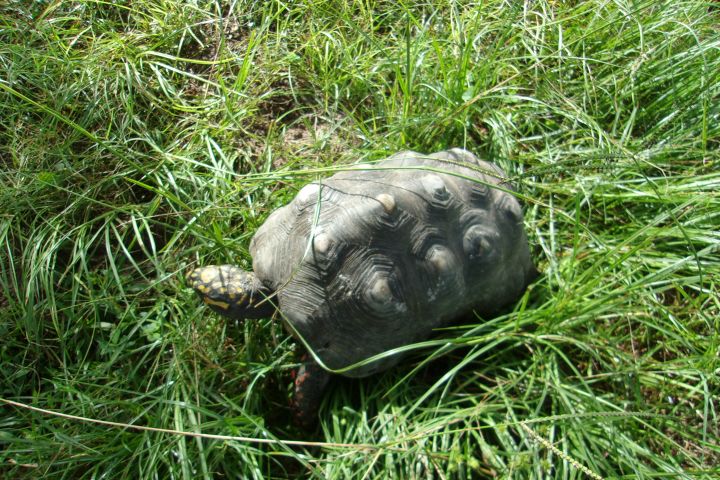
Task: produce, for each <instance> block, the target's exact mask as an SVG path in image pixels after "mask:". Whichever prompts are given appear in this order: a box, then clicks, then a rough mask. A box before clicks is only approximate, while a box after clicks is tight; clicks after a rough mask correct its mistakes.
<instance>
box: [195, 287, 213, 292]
mask: <svg viewBox="0 0 720 480" xmlns="http://www.w3.org/2000/svg"><path fill="white" fill-rule="evenodd" d="M195 288H197V290H198V291H199V292H200V293H205V294H207V293H208V292H209V291H210V289H209V288H208V287H207V285H198V286H197V287H195Z"/></svg>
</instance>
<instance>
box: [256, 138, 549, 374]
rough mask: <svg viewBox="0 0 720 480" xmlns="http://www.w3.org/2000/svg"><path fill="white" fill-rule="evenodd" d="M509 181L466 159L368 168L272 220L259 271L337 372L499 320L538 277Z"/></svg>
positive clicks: (435, 157)
mask: <svg viewBox="0 0 720 480" xmlns="http://www.w3.org/2000/svg"><path fill="white" fill-rule="evenodd" d="M503 177H504V173H503V172H502V170H501V169H500V168H498V167H497V166H495V165H493V164H490V163H487V162H484V161H481V160H479V159H478V158H477V157H475V156H474V155H472V154H471V153H469V152H467V151H465V150H461V149H452V150H449V151H444V152H438V153H434V154H432V155H423V154H419V153H416V152H410V151H407V152H401V153H398V154H396V155H393V156H391V157H389V158H387V159H385V160H383V161H380V162H378V163H374V164H364V165H357V166H355V167H353V168H351V169H349V170H347V171H343V172H340V173H337V174H336V175H334V176H332V177H330V178H327V179H325V180H322V181H319V182H315V183H310V184H308V185H306V186H305V187H304V188H302V189H301V190H300V192H299V193H298V195H297V196H296V198H295V199H294V200H293V201H292V202H291V203H290V204H288V205H286V206H284V207H282V208H280V209H278V210H276V211H275V212H273V213H272V214H271V215H270V216H269V218H268V219H267V221H266V222H265V223H264V224H263V225H262V226H261V227H260V229H259V230H258V231H257V233H256V234H255V237H254V238H253V240H252V242H251V244H250V253H251V255H252V257H253V270H254V271H255V274H256V275H257V278H258V279H259V280H260V282H262V284H264V285H265V286H267V287H268V288H270V289H271V290H273V291H275V292H276V294H277V297H276V299H275V303H276V304H277V306H278V308H279V309H280V311H281V313H282V316H283V318H284V319H285V321H286V322H288V323H290V326H289V327H290V328H289V330H290V331H291V332H292V333H294V334H296V335H298V336H300V337H302V338H303V339H304V341H305V342H306V343H307V344H308V345H309V347H310V348H311V349H312V350H313V351H314V352H315V354H316V355H317V356H318V357H319V358H320V360H322V362H323V363H324V364H325V365H326V366H327V367H329V368H331V369H341V368H344V367H348V366H350V365H354V364H356V363H358V362H361V361H363V360H365V359H367V358H369V357H372V356H373V355H376V354H379V353H382V352H387V351H389V350H392V349H395V348H398V347H402V346H404V345H408V344H411V343H415V342H417V341H421V340H424V339H426V338H428V337H429V336H430V335H432V332H433V330H434V329H436V328H438V327H442V326H445V325H447V324H448V323H449V322H451V321H452V320H453V319H456V318H457V317H459V316H461V315H463V314H465V313H467V312H469V311H471V310H472V309H475V310H476V311H478V312H480V313H481V314H483V315H488V314H492V313H493V312H495V311H497V310H498V309H499V308H501V307H503V306H505V305H507V304H508V303H509V302H512V301H513V300H515V299H516V298H517V297H518V296H519V295H520V294H521V293H522V291H523V290H524V289H525V287H526V286H527V284H528V282H529V281H530V280H531V279H532V277H533V276H534V274H535V268H534V266H533V264H532V261H531V259H530V253H529V248H528V242H527V237H526V235H525V231H524V229H523V215H522V210H521V207H520V204H519V202H518V201H517V199H516V198H515V197H514V195H513V194H512V188H511V187H510V186H509V185H508V184H506V183H503V180H502V179H503ZM401 358H402V354H394V355H391V356H384V357H383V358H381V359H379V360H376V361H374V362H372V363H369V364H366V365H362V366H359V367H357V368H353V369H352V370H349V371H346V372H343V374H344V375H347V376H352V377H363V376H367V375H370V374H372V373H374V372H376V371H378V370H382V369H385V368H388V367H390V366H392V365H394V364H396V363H397V362H398V361H399V360H400V359H401Z"/></svg>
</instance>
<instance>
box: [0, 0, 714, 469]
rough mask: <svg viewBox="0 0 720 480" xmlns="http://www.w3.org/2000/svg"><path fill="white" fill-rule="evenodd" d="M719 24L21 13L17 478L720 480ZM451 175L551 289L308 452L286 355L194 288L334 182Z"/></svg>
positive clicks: (529, 10)
mask: <svg viewBox="0 0 720 480" xmlns="http://www.w3.org/2000/svg"><path fill="white" fill-rule="evenodd" d="M718 15H719V13H718V9H717V6H716V5H715V4H714V3H713V2H701V1H673V2H670V1H646V0H639V1H635V2H624V1H616V2H608V1H588V2H552V1H549V0H548V1H537V2H501V1H497V0H492V1H487V2H478V3H477V4H472V3H471V2H460V1H453V0H432V1H427V2H398V3H396V2H363V1H333V0H327V1H323V0H312V1H308V2H283V1H279V0H273V1H269V2H251V1H245V0H237V1H234V2H219V1H216V2H212V1H200V0H191V1H187V2H170V1H164V0H155V1H149V0H146V1H143V0H140V1H133V2H118V3H114V2H101V1H91V0H84V1H77V2H60V1H53V2H22V1H10V2H6V3H5V4H3V6H0V65H1V68H0V164H1V165H2V169H1V170H0V337H2V343H1V344H0V397H1V398H2V399H4V400H2V401H1V403H3V405H2V406H0V445H1V446H2V447H1V448H0V476H4V477H6V478H101V477H102V478H123V477H128V478H193V479H194V478H226V477H227V478H285V477H311V478H330V479H332V478H338V479H340V478H342V479H345V478H358V479H366V478H367V479H369V478H494V477H499V478H563V479H572V478H640V479H651V478H687V479H696V478H717V477H718V476H719V475H720V469H719V467H718V465H720V430H719V427H718V423H719V419H718V415H719V412H718V408H719V407H720V405H719V404H718V396H719V395H720V380H718V378H720V377H719V374H720V360H719V358H720V357H719V354H720V336H719V335H718V329H719V327H720V295H719V294H718V290H719V288H720V233H719V232H720V196H719V194H718V192H719V191H720V168H719V167H718V161H719V160H720V150H719V148H718V147H719V146H720V30H719V29H718V24H719V20H720V18H719V17H718ZM454 146H462V147H466V148H468V149H469V150H472V151H474V152H476V153H478V154H480V155H481V156H483V157H484V158H487V159H490V160H492V161H495V162H497V163H498V164H500V165H501V166H502V167H503V168H505V169H506V171H507V172H508V174H509V176H510V177H511V178H512V179H513V180H514V181H515V183H516V184H517V185H518V188H519V193H520V196H521V197H522V198H523V199H524V203H525V216H526V227H527V231H528V233H529V235H530V238H531V243H532V246H533V251H534V257H535V259H536V261H537V264H538V265H539V267H540V270H541V271H542V275H541V276H540V278H539V279H538V280H537V281H536V282H535V283H534V284H533V285H532V286H531V288H530V289H529V290H528V292H527V294H526V295H525V296H524V297H523V298H522V299H521V300H520V301H519V302H518V303H517V305H515V306H514V308H513V309H512V310H511V311H509V312H507V313H506V314H505V315H503V316H500V317H498V318H494V319H481V318H479V317H477V316H474V315H469V316H468V317H466V318H464V319H461V321H460V322H459V324H458V325H457V326H456V327H453V328H450V329H447V330H445V331H444V332H441V333H440V336H439V337H438V338H435V339H432V340H431V341H430V342H428V343H427V344H425V345H424V346H422V348H420V347H419V348H417V349H416V350H415V351H414V352H413V354H412V356H411V357H410V359H409V360H408V361H407V362H405V363H404V365H403V366H402V367H399V368H396V369H393V370H391V371H388V372H385V373H382V374H380V375H377V376H376V377H373V378H372V379H366V380H359V381H357V380H356V381H351V380H346V379H339V380H338V381H337V382H335V383H334V385H333V386H332V388H331V390H330V391H329V393H328V395H327V398H326V399H325V402H324V404H323V406H322V408H321V410H320V412H319V416H320V422H319V425H318V428H317V430H316V431H314V432H305V431H302V430H298V429H296V428H294V427H293V426H292V423H291V421H290V416H289V413H288V410H287V405H288V399H289V395H290V371H291V369H292V368H293V367H294V366H295V365H296V362H297V356H296V354H295V348H296V346H295V343H294V342H293V341H292V340H291V339H290V338H289V337H288V335H287V334H286V333H285V332H284V331H283V329H282V326H281V325H279V324H278V323H276V322H271V321H270V320H265V321H254V322H245V323H242V324H234V323H232V322H230V323H228V322H225V321H223V320H222V319H220V318H219V317H217V316H216V315H213V314H211V313H209V312H208V311H207V310H205V309H203V308H202V307H201V306H200V305H198V302H197V300H196V298H194V296H193V294H192V292H191V291H190V290H189V289H188V288H187V286H186V284H185V283H184V281H183V274H184V273H185V272H187V271H188V270H189V269H190V268H191V267H192V266H194V265H197V264H207V263H217V262H231V263H236V264H240V265H245V266H246V267H247V266H249V263H250V258H249V254H248V251H247V246H248V244H249V240H250V238H251V237H252V235H253V233H254V231H255V230H256V228H257V227H258V226H259V225H260V224H261V223H262V221H263V219H264V218H265V217H266V216H267V215H268V214H269V213H270V212H271V211H272V210H273V209H275V208H277V207H278V206H280V205H282V204H284V203H286V202H287V201H288V200H289V199H290V198H292V196H293V195H294V194H295V192H296V191H297V190H298V189H299V188H300V187H301V186H302V185H304V184H305V183H307V182H308V181H310V180H312V179H315V178H318V177H320V176H323V175H327V174H328V173H327V171H332V170H333V169H334V168H338V167H339V166H343V165H348V164H351V163H353V162H356V161H360V160H367V159H377V158H382V157H383V156H386V155H387V154H389V153H391V152H395V151H398V150H401V149H414V150H418V151H423V152H430V151H435V150H439V149H444V148H449V147H454ZM7 401H11V402H17V403H20V404H23V405H27V406H32V407H35V408H40V409H46V410H49V411H52V412H56V413H58V414H63V415H65V416H58V415H51V414H48V413H44V412H41V411H38V410H31V409H29V408H26V407H23V406H18V405H11V404H9V403H7ZM77 417H82V418H77ZM83 419H95V420H100V421H103V422H115V423H117V424H120V425H124V427H122V426H120V427H118V426H112V425H108V424H98V423H92V422H90V421H88V420H83ZM137 426H140V427H150V428H154V429H165V430H164V431H159V430H139V429H137V428H135V427H137ZM167 430H170V432H168V431H167ZM180 432H185V434H181V433H180ZM202 435H209V436H213V435H216V436H222V437H212V438H208V437H206V438H203V437H202ZM229 437H232V438H229ZM253 439H257V440H258V441H254V440H253ZM276 440H277V441H276ZM290 440H292V441H290Z"/></svg>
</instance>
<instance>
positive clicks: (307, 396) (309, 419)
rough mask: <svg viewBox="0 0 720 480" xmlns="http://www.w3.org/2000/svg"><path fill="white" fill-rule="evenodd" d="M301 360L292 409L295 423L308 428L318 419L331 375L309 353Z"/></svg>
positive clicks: (296, 372)
mask: <svg viewBox="0 0 720 480" xmlns="http://www.w3.org/2000/svg"><path fill="white" fill-rule="evenodd" d="M301 362H302V364H301V365H300V367H298V369H297V370H296V371H295V372H294V378H295V382H294V383H295V392H294V394H293V399H292V403H291V406H290V409H291V410H292V413H293V418H294V421H295V424H296V425H298V426H300V427H302V428H306V429H307V428H310V427H312V426H314V425H315V422H316V421H317V415H318V409H319V408H320V402H321V401H322V398H323V395H324V394H325V388H326V387H327V384H328V382H329V381H330V376H331V375H330V373H328V372H327V371H326V370H324V369H323V368H322V367H321V366H320V365H318V364H317V363H315V361H314V360H313V359H312V357H311V356H310V355H308V354H307V353H306V354H305V355H303V356H302V358H301Z"/></svg>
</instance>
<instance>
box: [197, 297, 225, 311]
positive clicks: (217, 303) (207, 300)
mask: <svg viewBox="0 0 720 480" xmlns="http://www.w3.org/2000/svg"><path fill="white" fill-rule="evenodd" d="M203 302H205V304H207V305H213V306H215V307H219V308H222V309H223V310H227V309H229V308H230V304H229V303H227V302H221V301H219V300H213V299H212V298H210V297H204V298H203Z"/></svg>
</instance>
